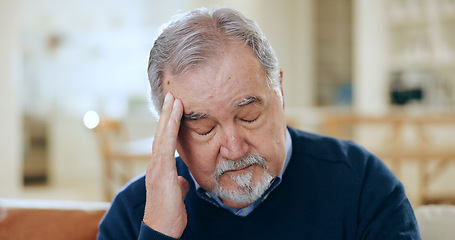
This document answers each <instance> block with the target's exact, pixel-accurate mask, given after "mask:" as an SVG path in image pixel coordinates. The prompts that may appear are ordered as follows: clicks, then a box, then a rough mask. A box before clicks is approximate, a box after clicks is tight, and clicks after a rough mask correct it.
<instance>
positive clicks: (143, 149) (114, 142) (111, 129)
mask: <svg viewBox="0 0 455 240" xmlns="http://www.w3.org/2000/svg"><path fill="white" fill-rule="evenodd" d="M93 130H94V132H95V135H96V137H97V141H98V145H99V148H100V150H101V153H102V159H103V188H104V199H105V201H111V200H112V198H113V197H114V195H115V193H116V192H117V191H118V189H119V188H120V187H121V186H123V185H124V184H126V183H127V182H128V181H129V180H130V179H131V178H132V177H134V175H135V174H134V173H133V171H132V167H133V164H134V163H137V162H141V163H143V164H144V165H145V164H146V163H147V162H148V161H149V160H150V156H151V148H152V142H153V138H145V139H139V140H134V141H132V140H129V139H127V138H126V137H125V135H126V134H125V125H124V123H122V122H120V121H114V120H110V119H106V118H103V119H102V121H100V124H99V125H98V126H97V127H95V128H94V129H93ZM144 171H145V169H144Z"/></svg>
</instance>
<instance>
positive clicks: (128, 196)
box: [114, 173, 146, 208]
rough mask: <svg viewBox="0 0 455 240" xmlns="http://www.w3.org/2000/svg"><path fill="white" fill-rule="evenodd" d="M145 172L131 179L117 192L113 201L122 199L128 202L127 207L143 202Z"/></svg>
mask: <svg viewBox="0 0 455 240" xmlns="http://www.w3.org/2000/svg"><path fill="white" fill-rule="evenodd" d="M145 195H146V190H145V173H142V174H140V175H138V176H137V177H135V178H133V179H131V180H130V181H129V182H128V183H127V184H125V186H123V187H122V188H121V189H120V190H119V191H118V193H117V195H116V197H115V199H114V202H115V201H122V202H125V203H127V204H128V207H131V208H134V207H136V206H138V205H142V204H145Z"/></svg>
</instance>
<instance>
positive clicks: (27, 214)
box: [0, 198, 110, 240]
mask: <svg viewBox="0 0 455 240" xmlns="http://www.w3.org/2000/svg"><path fill="white" fill-rule="evenodd" d="M109 206H110V204H109V203H106V202H78V201H49V200H23V199H3V198H0V239H2V240H10V239H11V240H13V239H14V240H21V239H27V240H29V239H34V240H44V239H46V240H47V239H66V240H82V239H83V240H88V239H96V235H97V232H98V223H99V221H100V220H101V219H102V217H103V215H104V213H105V212H106V210H107V209H108V208H109Z"/></svg>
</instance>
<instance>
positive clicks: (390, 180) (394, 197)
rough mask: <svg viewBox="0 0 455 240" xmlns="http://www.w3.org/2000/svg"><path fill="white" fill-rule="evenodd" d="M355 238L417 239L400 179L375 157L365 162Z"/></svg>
mask: <svg viewBox="0 0 455 240" xmlns="http://www.w3.org/2000/svg"><path fill="white" fill-rule="evenodd" d="M363 180H364V181H363V186H362V193H361V196H360V206H359V207H360V208H359V225H358V226H359V228H358V230H359V231H358V234H357V236H358V237H357V239H390V240H395V239H397V240H398V239H400V240H401V239H403V240H404V239H413V240H414V239H420V235H419V229H418V225H417V220H416V218H415V215H414V211H413V210H412V207H411V204H410V202H409V200H408V198H407V197H406V194H405V190H404V187H403V185H402V184H401V182H400V181H399V180H398V179H397V178H396V177H395V175H394V174H393V173H392V172H391V171H390V170H389V169H388V168H387V167H386V166H385V165H384V164H383V162H382V161H381V160H379V159H378V158H377V157H375V156H371V157H370V158H369V159H368V160H367V161H366V163H365V171H364V179H363Z"/></svg>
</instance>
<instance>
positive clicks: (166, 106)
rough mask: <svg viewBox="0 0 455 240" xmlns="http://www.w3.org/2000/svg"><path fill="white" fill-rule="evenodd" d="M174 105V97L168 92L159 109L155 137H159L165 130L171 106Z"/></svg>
mask: <svg viewBox="0 0 455 240" xmlns="http://www.w3.org/2000/svg"><path fill="white" fill-rule="evenodd" d="M173 104H174V96H172V94H171V93H170V92H168V93H166V96H165V97H164V101H163V107H162V108H161V114H160V119H159V121H158V126H157V129H156V135H157V136H160V135H161V134H162V133H163V131H164V130H165V129H166V125H167V123H168V121H169V116H170V114H171V111H172V106H173Z"/></svg>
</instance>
